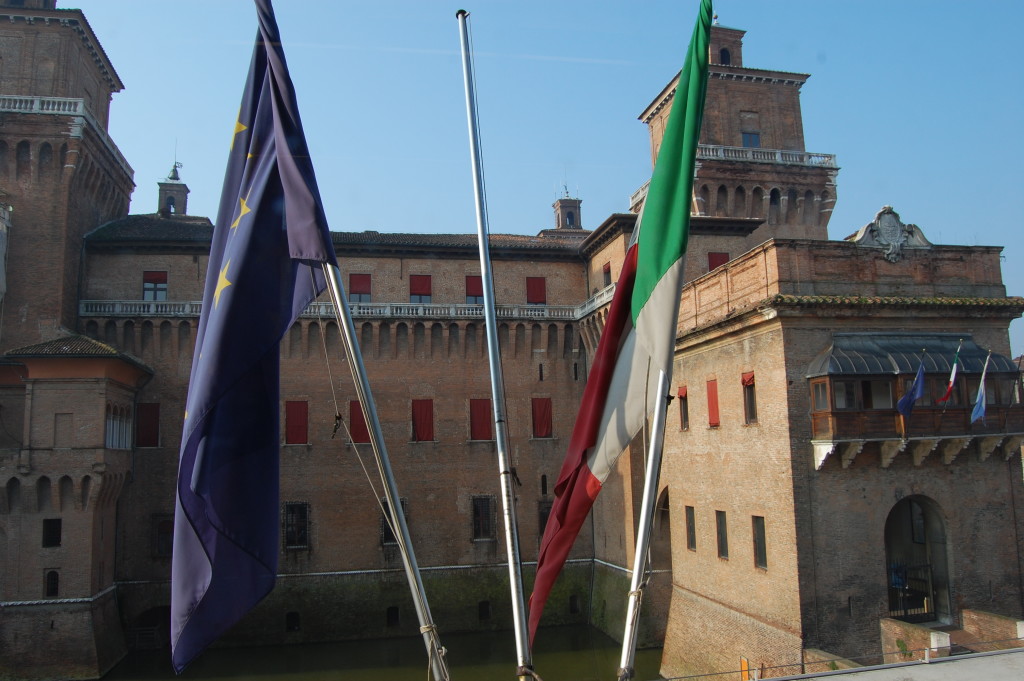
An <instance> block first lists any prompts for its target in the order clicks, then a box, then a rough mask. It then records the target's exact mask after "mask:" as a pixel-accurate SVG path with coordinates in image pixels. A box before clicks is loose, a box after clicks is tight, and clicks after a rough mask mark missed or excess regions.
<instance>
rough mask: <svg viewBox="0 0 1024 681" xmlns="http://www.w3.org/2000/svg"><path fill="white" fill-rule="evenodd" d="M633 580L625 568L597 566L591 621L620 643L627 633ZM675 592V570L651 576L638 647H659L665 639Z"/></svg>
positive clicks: (640, 623)
mask: <svg viewBox="0 0 1024 681" xmlns="http://www.w3.org/2000/svg"><path fill="white" fill-rule="evenodd" d="M630 581H631V576H630V575H629V573H628V572H626V571H625V570H622V569H620V568H615V567H612V566H609V565H605V564H603V563H596V564H595V565H594V595H593V598H592V601H591V603H592V604H591V613H592V614H591V618H590V624H591V626H593V627H595V628H597V629H600V630H601V631H602V632H604V633H605V634H607V635H608V636H610V637H611V638H613V639H615V640H616V641H619V642H621V641H622V636H623V634H624V632H625V623H626V607H627V605H628V601H629V586H630ZM671 593H672V574H671V572H668V571H665V572H657V573H654V574H652V575H651V576H650V579H649V580H648V584H647V586H646V588H645V589H644V595H643V600H642V601H641V603H640V620H639V621H638V622H637V643H636V646H637V648H638V649H643V648H658V647H660V646H661V645H662V642H663V641H664V640H665V629H666V627H667V623H668V609H669V601H670V600H671V599H670V595H671Z"/></svg>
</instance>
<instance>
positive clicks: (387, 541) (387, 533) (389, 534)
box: [380, 499, 409, 546]
mask: <svg viewBox="0 0 1024 681" xmlns="http://www.w3.org/2000/svg"><path fill="white" fill-rule="evenodd" d="M380 505H381V515H380V545H381V546H390V545H394V544H397V543H398V538H397V537H396V535H395V532H396V531H397V530H398V528H397V527H392V525H391V506H389V505H388V500H387V499H381V500H380ZM402 517H403V518H405V521H406V524H408V522H409V509H408V508H406V503H405V499H402Z"/></svg>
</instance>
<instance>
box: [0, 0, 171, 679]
mask: <svg viewBox="0 0 1024 681" xmlns="http://www.w3.org/2000/svg"><path fill="white" fill-rule="evenodd" d="M0 44H2V45H3V46H4V48H3V66H4V68H3V71H2V76H0V102H2V103H0V116H2V117H3V126H2V127H0V203H2V204H3V211H2V217H3V218H4V219H3V220H2V222H3V225H2V226H3V237H4V238H3V240H2V241H3V243H4V244H5V245H6V247H7V257H6V258H5V259H4V260H3V262H5V263H6V269H5V271H4V272H3V275H4V276H3V280H4V282H5V284H6V291H5V292H4V293H3V305H2V306H0V352H2V353H3V354H4V357H3V359H0V410H2V413H3V414H4V415H5V416H4V420H5V423H6V424H7V427H5V428H4V429H3V431H4V432H3V435H2V436H0V604H2V606H3V607H2V608H0V618H2V622H0V650H3V651H4V652H3V654H2V655H0V677H4V678H8V677H13V678H33V677H34V678H66V679H81V678H98V677H99V676H101V675H102V674H104V673H105V672H106V671H108V670H109V669H110V668H111V667H112V666H113V665H114V664H115V663H116V662H117V661H118V660H119V659H120V658H121V657H122V656H123V655H124V652H125V641H124V636H123V634H122V632H121V625H120V616H119V613H118V610H117V601H116V598H115V586H114V558H115V553H114V549H115V537H116V536H117V532H116V520H117V519H116V512H115V509H116V507H117V502H118V497H119V496H120V491H121V487H122V485H123V484H124V482H125V481H126V480H127V479H128V477H129V471H130V469H131V465H130V464H131V448H132V440H133V435H132V426H133V422H134V414H133V410H134V406H135V395H136V392H137V391H138V389H139V388H140V387H141V385H142V384H143V383H145V382H146V380H147V379H148V377H149V375H150V374H151V373H152V372H151V370H149V369H148V367H145V366H144V365H142V364H141V363H140V362H138V360H134V359H132V358H131V357H129V356H127V355H124V354H122V353H120V352H119V351H118V350H117V349H116V348H113V347H111V346H109V345H106V344H104V343H100V342H98V341H95V340H92V339H86V338H83V337H81V336H75V335H71V334H70V330H72V329H74V328H76V327H77V325H78V293H79V287H80V285H81V282H82V278H83V276H84V272H83V271H82V269H83V265H82V263H83V258H82V250H83V240H84V235H85V234H86V233H88V232H90V231H92V230H94V229H95V228H96V227H98V226H100V225H102V224H104V223H106V222H109V221H110V220H112V219H115V218H118V217H122V216H124V215H127V212H128V202H129V198H130V196H131V192H132V190H133V188H134V183H133V181H132V174H133V172H132V169H131V168H130V167H129V166H128V164H127V162H126V161H125V159H124V157H123V156H122V155H121V153H120V152H119V151H118V149H117V147H116V146H115V145H114V143H113V142H112V141H111V140H110V137H109V136H108V135H107V121H108V111H109V106H110V99H111V95H112V94H113V93H115V92H118V91H120V90H121V89H122V87H123V86H122V84H121V81H120V79H119V78H118V76H117V74H116V72H115V71H114V68H113V66H112V65H111V64H110V61H109V60H108V59H107V56H106V54H105V53H104V51H103V48H102V47H101V46H100V43H99V41H98V40H97V39H96V36H95V35H94V34H93V32H92V29H91V28H90V26H89V24H88V22H87V21H86V20H85V17H84V16H83V14H82V12H81V11H80V10H77V9H67V10H65V9H56V3H55V2H54V0H22V1H17V0H0ZM186 191H187V190H186ZM12 348H16V349H13V350H12Z"/></svg>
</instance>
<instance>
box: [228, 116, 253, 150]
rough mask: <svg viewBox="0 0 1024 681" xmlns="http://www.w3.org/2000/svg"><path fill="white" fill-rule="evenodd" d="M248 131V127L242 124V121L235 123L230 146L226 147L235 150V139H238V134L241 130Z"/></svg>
mask: <svg viewBox="0 0 1024 681" xmlns="http://www.w3.org/2000/svg"><path fill="white" fill-rule="evenodd" d="M238 113H239V114H241V113H242V112H241V111H239V112H238ZM248 129H249V126H248V125H246V124H245V123H242V121H235V131H234V132H233V133H232V134H231V146H230V147H228V149H234V148H235V138H236V137H238V133H240V132H242V131H243V130H248Z"/></svg>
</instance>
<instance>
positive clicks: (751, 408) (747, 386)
mask: <svg viewBox="0 0 1024 681" xmlns="http://www.w3.org/2000/svg"><path fill="white" fill-rule="evenodd" d="M740 383H741V384H742V386H743V422H744V423H746V424H747V425H750V424H751V423H757V393H755V392H754V372H753V371H748V372H746V373H745V374H743V376H742V377H741V378H740Z"/></svg>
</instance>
